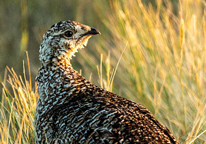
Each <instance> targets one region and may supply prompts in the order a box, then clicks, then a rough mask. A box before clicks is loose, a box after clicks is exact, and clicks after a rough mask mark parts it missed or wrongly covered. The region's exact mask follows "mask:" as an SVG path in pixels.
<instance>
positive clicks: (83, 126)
mask: <svg viewBox="0 0 206 144" xmlns="http://www.w3.org/2000/svg"><path fill="white" fill-rule="evenodd" d="M97 34H100V32H99V31H98V30H97V29H95V28H91V27H90V26H87V25H84V24H81V23H79V22H76V21H71V20H66V21H60V22H58V23H56V24H54V25H53V26H51V28H50V29H49V30H48V31H47V32H46V33H45V34H44V35H43V39H42V43H41V45H40V49H39V59H40V62H41V67H40V69H39V72H38V75H37V77H36V81H37V85H38V92H39V95H40V96H39V99H38V102H37V107H36V111H35V119H34V125H35V142H36V143H39V144H45V143H51V144H67V143H68V144H70V143H72V144H75V143H80V144H104V143H105V144H109V143H111V144H113V143H114V144H130V143H131V144H132V143H137V144H138V143H150V144H153V143H154V144H155V143H165V144H175V143H177V141H176V139H175V137H174V136H173V134H172V133H171V132H170V130H169V129H168V128H167V127H165V126H163V125H162V124H161V123H160V122H159V121H158V120H157V119H156V118H155V117H154V116H153V115H152V113H151V112H150V111H149V110H148V109H147V108H145V107H144V106H142V105H141V104H139V103H136V102H133V101H131V100H128V99H125V98H123V97H121V96H118V95H117V94H115V93H112V92H109V91H106V90H104V89H102V88H100V87H98V86H96V85H94V84H92V83H91V82H90V81H88V80H87V79H86V78H84V77H83V76H82V75H81V74H80V73H79V72H78V71H76V70H75V69H74V68H73V67H72V64H71V59H72V57H73V56H75V53H76V52H77V51H78V50H79V49H82V48H84V47H85V46H86V45H87V43H88V40H89V39H90V38H91V37H92V36H94V35H97Z"/></svg>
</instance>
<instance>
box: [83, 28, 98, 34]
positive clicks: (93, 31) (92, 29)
mask: <svg viewBox="0 0 206 144" xmlns="http://www.w3.org/2000/svg"><path fill="white" fill-rule="evenodd" d="M96 34H101V33H100V32H99V31H98V30H97V29H94V28H91V29H90V30H89V31H87V32H86V33H85V34H83V35H82V36H85V35H92V36H93V35H96Z"/></svg>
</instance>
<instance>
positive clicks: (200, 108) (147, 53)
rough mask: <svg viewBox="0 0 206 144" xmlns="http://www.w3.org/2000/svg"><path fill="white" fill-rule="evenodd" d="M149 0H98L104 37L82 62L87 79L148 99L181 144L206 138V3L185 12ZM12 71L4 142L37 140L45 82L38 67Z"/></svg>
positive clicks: (0, 109) (0, 114) (188, 4)
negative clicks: (37, 81) (40, 87)
mask: <svg viewBox="0 0 206 144" xmlns="http://www.w3.org/2000/svg"><path fill="white" fill-rule="evenodd" d="M142 2H143V1H141V0H132V1H126V0H125V1H124V0H122V1H120V0H111V1H109V3H108V1H92V4H93V5H94V9H95V11H96V12H95V13H94V14H95V15H98V17H99V21H101V23H102V25H101V27H100V26H99V27H95V28H98V29H99V30H100V31H101V33H102V35H101V36H99V37H98V39H96V41H95V42H94V41H92V40H91V41H92V42H93V43H94V44H92V47H91V45H90V42H89V45H88V47H90V49H89V50H88V49H87V50H82V51H83V52H80V55H78V59H77V58H76V59H77V60H78V62H79V63H80V64H82V65H84V66H85V67H83V70H82V71H83V74H84V75H85V77H87V78H88V79H89V77H90V78H91V81H92V82H94V83H95V84H98V85H99V86H101V87H104V88H105V89H107V90H109V91H113V92H115V93H117V94H119V95H121V96H123V97H126V98H128V99H131V100H133V101H136V102H138V103H141V104H142V105H143V106H145V107H146V108H148V109H149V110H150V111H151V112H152V113H153V114H154V115H155V117H156V118H157V119H158V120H159V121H160V122H161V123H163V124H164V125H166V126H167V127H168V128H169V129H170V130H171V131H172V133H173V134H174V135H175V137H176V138H177V139H178V141H179V142H180V143H187V144H189V143H196V144H201V143H206V90H205V86H206V68H205V64H206V59H205V55H206V48H205V46H206V44H205V42H206V36H205V33H206V15H205V2H204V1H203V0H197V1H193V0H185V1H179V3H178V7H177V8H176V9H175V10H176V13H177V14H174V8H173V5H172V3H170V2H169V1H168V2H165V1H161V0H154V3H156V6H152V5H151V4H147V5H146V4H143V3H142ZM92 22H93V23H95V22H96V21H92ZM92 22H91V23H92ZM99 23H100V22H99ZM52 24H53V23H51V25H52ZM38 35H39V34H38ZM91 52H92V53H91ZM74 59H75V58H74ZM97 65H98V66H97ZM74 67H75V66H74ZM25 69H26V68H24V70H25ZM28 69H30V65H29V64H28ZM8 70H9V71H8V75H9V77H8V78H7V79H6V80H5V81H7V82H8V83H9V84H10V86H11V88H12V89H11V90H10V91H9V90H8V88H7V87H5V86H4V88H3V94H2V100H1V104H0V139H1V140H2V143H5V144H7V143H12V144H13V143H33V142H34V127H33V119H34V112H35V107H36V102H37V99H38V93H37V87H36V85H35V86H32V81H33V83H34V80H33V79H32V78H31V76H30V75H29V74H30V72H28V73H27V72H24V74H23V76H18V75H17V74H16V73H15V71H14V70H13V69H8ZM91 70H94V71H95V73H94V72H93V73H92V75H91V74H90V73H91ZM85 71H86V72H88V73H86V74H85ZM27 75H28V78H27V77H26V76H27ZM96 79H99V80H98V83H97V82H96ZM3 85H5V82H3Z"/></svg>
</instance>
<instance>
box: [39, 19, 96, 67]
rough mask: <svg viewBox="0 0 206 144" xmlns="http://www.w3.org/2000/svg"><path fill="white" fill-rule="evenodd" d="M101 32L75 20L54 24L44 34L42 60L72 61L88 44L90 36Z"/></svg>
mask: <svg viewBox="0 0 206 144" xmlns="http://www.w3.org/2000/svg"><path fill="white" fill-rule="evenodd" d="M96 34H100V32H99V31H98V30H96V29H94V28H91V27H89V26H87V25H83V24H81V23H78V22H75V21H61V22H58V23H56V24H54V25H53V26H52V27H51V28H50V29H49V30H48V31H47V32H46V33H45V34H44V36H43V40H42V43H41V46H40V50H39V52H40V61H41V62H42V63H43V64H46V65H47V64H48V63H55V62H59V61H61V60H62V59H63V60H67V61H70V60H71V58H72V56H74V53H75V52H77V50H78V49H80V48H84V47H85V46H86V45H87V42H88V40H89V38H90V37H91V36H93V35H96Z"/></svg>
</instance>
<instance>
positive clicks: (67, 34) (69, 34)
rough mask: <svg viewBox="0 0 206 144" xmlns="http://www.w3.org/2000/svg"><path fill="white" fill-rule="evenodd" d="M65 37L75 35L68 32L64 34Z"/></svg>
mask: <svg viewBox="0 0 206 144" xmlns="http://www.w3.org/2000/svg"><path fill="white" fill-rule="evenodd" d="M64 35H65V36H66V37H71V36H72V35H73V32H72V31H66V32H65V33H64Z"/></svg>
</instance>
